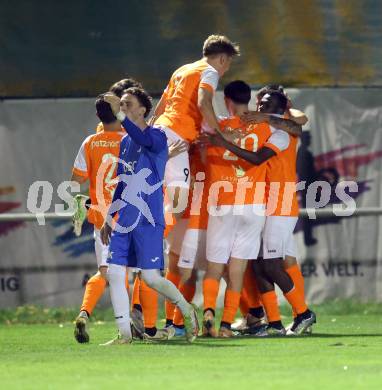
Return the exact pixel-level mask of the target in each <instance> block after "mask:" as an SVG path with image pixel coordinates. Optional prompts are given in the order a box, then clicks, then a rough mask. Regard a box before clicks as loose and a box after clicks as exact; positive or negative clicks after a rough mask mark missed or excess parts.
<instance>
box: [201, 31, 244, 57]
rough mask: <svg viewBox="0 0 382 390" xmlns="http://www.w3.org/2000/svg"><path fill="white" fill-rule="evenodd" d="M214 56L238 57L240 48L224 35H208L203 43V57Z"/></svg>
mask: <svg viewBox="0 0 382 390" xmlns="http://www.w3.org/2000/svg"><path fill="white" fill-rule="evenodd" d="M216 54H227V55H228V56H229V57H233V56H239V55H240V47H239V45H238V44H236V43H233V42H231V41H230V40H229V39H228V38H227V37H226V36H224V35H210V36H209V37H208V38H207V39H206V40H205V41H204V44H203V56H204V57H208V56H213V55H216Z"/></svg>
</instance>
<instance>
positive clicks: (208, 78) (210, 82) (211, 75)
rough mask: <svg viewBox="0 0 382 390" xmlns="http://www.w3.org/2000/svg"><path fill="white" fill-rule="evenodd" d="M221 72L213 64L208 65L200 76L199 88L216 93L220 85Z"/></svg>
mask: <svg viewBox="0 0 382 390" xmlns="http://www.w3.org/2000/svg"><path fill="white" fill-rule="evenodd" d="M218 83H219V73H218V72H217V70H216V69H214V68H213V67H212V66H209V67H207V68H206V69H205V70H204V71H203V72H202V75H201V77H200V84H199V88H204V89H207V90H208V91H210V92H211V93H214V92H215V91H216V89H217V87H218Z"/></svg>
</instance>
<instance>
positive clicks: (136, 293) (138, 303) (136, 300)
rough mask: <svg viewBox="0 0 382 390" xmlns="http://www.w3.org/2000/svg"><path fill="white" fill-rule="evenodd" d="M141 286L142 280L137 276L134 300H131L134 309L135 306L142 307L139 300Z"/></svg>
mask: <svg viewBox="0 0 382 390" xmlns="http://www.w3.org/2000/svg"><path fill="white" fill-rule="evenodd" d="M140 284H141V279H139V278H138V276H136V277H135V280H134V287H133V299H132V300H131V305H132V307H134V305H141V300H140V298H139V287H140Z"/></svg>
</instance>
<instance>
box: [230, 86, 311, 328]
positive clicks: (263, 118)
mask: <svg viewBox="0 0 382 390" xmlns="http://www.w3.org/2000/svg"><path fill="white" fill-rule="evenodd" d="M270 91H279V92H281V93H283V94H285V93H284V88H283V87H282V86H281V85H267V86H265V87H263V88H261V89H260V90H259V91H258V93H257V94H256V100H257V109H258V107H259V104H260V101H261V99H262V97H263V96H264V95H265V94H266V93H268V92H270ZM285 96H287V95H286V94H285ZM287 97H288V96H287ZM243 120H245V121H246V122H247V123H259V122H269V123H271V124H272V125H273V126H275V127H278V128H280V129H283V130H285V131H287V132H289V133H290V134H292V135H298V134H299V133H300V129H299V126H302V125H304V124H306V123H307V121H308V118H307V117H306V115H305V114H304V113H303V112H301V111H300V110H297V109H295V108H292V103H291V101H290V99H289V98H288V107H287V111H286V113H285V114H284V116H283V118H278V117H274V116H269V115H267V114H264V113H261V112H259V111H254V112H248V113H246V114H245V115H244V116H243ZM290 139H291V143H292V144H293V145H291V148H292V150H295V144H294V143H296V142H297V139H296V138H295V137H291V138H290ZM293 158H294V160H293V161H295V157H293ZM272 161H273V160H270V162H269V164H268V166H267V168H268V170H267V182H268V183H269V182H273V181H275V180H273V179H272V172H273V171H272V169H271V168H272V166H273V162H272ZM292 171H293V172H295V170H294V169H292ZM295 177H296V176H295V173H292V174H291V177H290V179H291V180H292V181H293V180H295ZM295 204H296V203H295ZM297 211H298V210H296V208H295V207H294V214H295V216H297V215H298V213H297ZM273 215H277V214H275V213H273ZM289 245H290V247H291V249H290V250H288V251H287V253H286V255H285V259H284V268H285V270H286V272H287V273H288V274H289V276H290V277H291V279H292V280H293V283H294V285H295V287H296V289H297V290H298V291H299V293H300V294H301V295H302V296H303V297H304V299H305V293H304V278H303V275H302V273H301V269H300V267H299V265H298V263H297V258H296V255H295V252H296V251H295V249H293V248H295V243H294V236H293V238H291V240H290V241H289ZM245 287H246V282H244V288H243V292H245V290H246V288H245ZM270 301H272V305H273V307H274V308H276V307H277V308H278V306H276V305H275V303H274V302H275V301H276V297H275V296H273V297H271V299H270ZM241 302H242V303H243V306H244V307H245V306H247V307H248V302H246V299H245V296H242V299H241ZM249 310H251V309H250V308H248V309H247V310H243V315H244V316H246V314H247V313H248V312H249ZM296 315H297V314H296V312H295V311H293V316H294V317H296ZM273 316H274V318H281V317H280V313H279V311H277V312H276V311H275V312H274V314H273ZM247 318H248V319H249V323H248V324H247V321H246V319H247ZM250 319H251V316H250V315H247V316H246V318H245V319H244V321H243V323H241V324H240V323H238V326H240V327H241V328H245V327H246V325H249V326H251V325H252V324H251V321H250ZM292 326H293V323H292V324H290V325H288V326H287V328H286V330H287V332H288V333H289V334H291V333H292V332H291V331H290V329H291V327H292ZM307 330H308V331H310V330H311V329H310V328H308V329H307Z"/></svg>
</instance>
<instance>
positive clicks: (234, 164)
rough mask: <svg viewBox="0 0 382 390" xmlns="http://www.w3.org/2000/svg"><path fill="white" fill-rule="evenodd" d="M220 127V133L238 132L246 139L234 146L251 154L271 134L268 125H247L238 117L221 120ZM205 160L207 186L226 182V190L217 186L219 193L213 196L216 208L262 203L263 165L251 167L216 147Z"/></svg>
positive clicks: (236, 141) (237, 141) (263, 202)
mask: <svg viewBox="0 0 382 390" xmlns="http://www.w3.org/2000/svg"><path fill="white" fill-rule="evenodd" d="M219 124H220V127H221V129H222V130H224V128H230V129H240V130H241V132H243V133H244V134H246V136H245V137H243V138H240V139H239V138H238V139H236V140H235V143H236V144H237V145H238V146H239V147H241V148H243V149H246V150H250V151H253V152H256V151H257V150H258V149H260V148H262V147H263V146H264V144H265V142H266V141H267V139H268V138H269V137H270V135H271V127H270V126H269V125H268V124H266V123H260V124H258V125H247V124H245V123H243V122H241V120H240V118H239V117H231V118H227V119H223V120H221V121H219ZM207 157H208V160H207V161H208V165H207V170H208V172H207V176H208V182H209V183H210V185H211V186H215V185H216V186H217V184H214V183H217V182H225V183H224V186H225V187H226V188H222V186H219V187H220V188H219V193H218V194H216V196H215V199H216V204H217V205H243V204H265V177H266V164H261V165H259V166H254V165H253V164H251V163H249V162H247V161H245V160H243V159H240V158H239V157H237V156H236V155H235V154H233V153H231V152H230V151H228V150H226V149H224V148H221V147H217V146H210V147H208V151H207ZM211 188H212V187H211ZM216 188H218V187H216ZM211 196H213V195H212V194H211Z"/></svg>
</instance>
